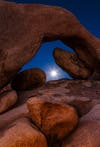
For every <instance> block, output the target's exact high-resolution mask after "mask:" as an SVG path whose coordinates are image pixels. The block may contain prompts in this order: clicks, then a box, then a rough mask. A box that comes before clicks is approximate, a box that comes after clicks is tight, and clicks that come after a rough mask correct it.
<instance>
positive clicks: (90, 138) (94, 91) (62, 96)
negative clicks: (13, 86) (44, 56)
mask: <svg viewBox="0 0 100 147" xmlns="http://www.w3.org/2000/svg"><path fill="white" fill-rule="evenodd" d="M17 94H18V103H17V104H16V107H14V108H13V109H11V110H10V111H8V112H6V113H4V114H2V115H0V131H1V133H3V129H4V128H6V127H8V128H9V126H10V124H11V123H13V122H14V121H15V120H17V119H19V118H22V117H30V115H29V111H30V109H31V108H32V109H31V110H32V111H33V112H34V117H32V118H33V121H34V120H35V121H36V122H35V121H34V122H35V123H34V122H33V123H34V124H35V125H36V126H37V127H38V128H39V130H41V131H42V133H43V132H44V134H46V137H47V140H48V146H49V147H51V146H52V147H61V144H62V140H60V141H59V140H58V138H57V136H58V135H59V136H58V137H59V138H60V137H61V138H63V135H64V133H65V134H66V132H67V131H66V129H67V126H68V125H66V126H65V124H64V125H59V126H60V127H58V128H57V125H56V127H54V128H53V127H52V126H54V123H55V121H54V120H56V121H57V123H58V121H59V122H60V121H62V120H65V121H66V118H68V117H67V116H68V114H69V113H66V114H64V112H65V111H66V109H65V108H64V107H68V108H70V106H68V104H69V105H71V108H72V107H74V108H72V109H73V110H74V109H75V108H76V110H77V111H78V112H79V116H81V117H80V118H79V124H78V125H77V127H76V128H75V129H74V131H73V132H72V133H71V134H67V137H65V140H64V142H63V144H62V146H64V147H68V145H69V147H73V145H76V146H75V147H81V146H82V145H85V146H87V147H91V146H92V145H93V147H98V145H99V137H98V136H100V130H99V128H100V123H99V121H100V96H99V95H100V81H89V80H88V81H85V80H71V81H70V80H66V79H61V80H57V81H50V82H47V83H46V84H45V85H44V86H42V87H40V88H38V89H33V90H27V91H19V92H18V91H17ZM30 97H31V98H32V99H31V98H30ZM29 98H30V99H29ZM28 99H29V100H28ZM27 100H28V103H29V101H30V100H32V105H31V107H30V108H29V110H28V108H27V105H26V103H25V102H26V101H27ZM40 101H41V102H48V101H49V103H50V104H54V107H53V106H52V107H51V106H50V105H49V107H48V103H46V105H45V103H44V104H43V103H42V104H41V103H39V102H40ZM58 103H59V105H60V106H61V107H60V106H59V108H58V106H57V105H58ZM21 104H23V105H21ZM56 104H57V105H56ZM19 105H20V106H19ZM63 105H64V107H62V106H63ZM65 105H66V106H65ZM33 106H34V107H33ZM56 108H57V111H56ZM63 108H64V109H63ZM39 110H40V112H41V113H40V112H39ZM47 110H48V111H47ZM59 113H60V114H59ZM32 115H33V114H32ZM49 116H50V117H49ZM51 116H52V117H51ZM56 116H57V117H56ZM64 116H66V117H64ZM55 117H56V119H54V118H55ZM60 118H61V119H60ZM59 119H60V120H59ZM69 119H71V115H70V116H69ZM42 122H43V124H42V125H40V124H41V123H42ZM46 122H47V123H46ZM31 123H32V121H31ZM45 127H46V128H45ZM64 127H65V128H66V129H65V128H64ZM41 128H43V130H42V129H41ZM48 128H49V129H48ZM52 128H53V129H52ZM56 128H57V131H56ZM92 128H93V129H92ZM50 129H51V130H52V131H51V130H50ZM91 129H92V130H91ZM7 131H8V130H6V133H7ZM49 131H51V132H50V133H51V134H52V136H49V135H48V134H49ZM65 131H66V132H65ZM20 133H21V129H20ZM47 133H48V134H47ZM55 134H57V135H55ZM81 134H82V135H81ZM0 135H1V134H0ZM61 138H60V139H61ZM82 140H83V141H82ZM94 140H96V142H94ZM54 141H55V142H54ZM36 142H37V143H38V142H39V141H36ZM24 143H27V140H26V141H25V140H24ZM75 143H76V144H75ZM37 145H38V144H37ZM71 145H72V146H71ZM80 145H81V146H80ZM7 147H9V146H7Z"/></svg>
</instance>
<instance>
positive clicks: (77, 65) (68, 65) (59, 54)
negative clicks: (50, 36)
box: [53, 48, 92, 79]
mask: <svg viewBox="0 0 100 147" xmlns="http://www.w3.org/2000/svg"><path fill="white" fill-rule="evenodd" d="M53 56H54V58H55V62H56V63H57V64H58V65H59V66H60V67H61V68H62V69H63V70H64V71H66V72H68V73H69V74H70V75H71V76H72V77H73V78H74V79H87V78H88V77H90V75H91V74H92V71H91V70H89V69H88V68H87V67H86V66H85V64H83V63H82V61H80V60H79V59H78V57H77V56H76V55H75V54H73V53H69V52H67V51H65V50H62V49H60V48H56V49H55V50H54V52H53Z"/></svg>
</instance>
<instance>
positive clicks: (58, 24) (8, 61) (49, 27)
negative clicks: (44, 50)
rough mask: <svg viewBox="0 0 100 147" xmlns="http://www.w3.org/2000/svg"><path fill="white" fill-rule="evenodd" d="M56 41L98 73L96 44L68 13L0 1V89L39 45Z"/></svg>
mask: <svg viewBox="0 0 100 147" xmlns="http://www.w3.org/2000/svg"><path fill="white" fill-rule="evenodd" d="M56 39H60V40H62V41H63V42H64V43H65V44H66V45H69V46H70V47H72V48H73V50H74V51H75V52H76V54H77V55H78V58H79V59H80V60H82V61H83V62H84V64H85V65H86V66H87V67H88V68H90V69H92V70H93V71H96V72H97V71H98V70H99V69H100V68H99V65H100V64H99V63H100V62H99V61H100V40H99V39H97V38H96V37H94V36H93V35H92V34H91V33H89V32H88V31H87V30H86V29H85V28H84V27H83V26H82V25H81V24H80V22H79V21H78V20H77V18H76V17H75V16H74V15H73V14H72V13H71V12H69V11H68V10H66V9H63V8H59V7H56V6H47V5H36V4H16V3H11V2H5V1H0V88H2V87H3V86H5V85H6V84H7V83H8V82H10V81H11V79H12V78H13V77H14V76H15V74H16V73H17V72H18V71H19V69H20V68H21V67H22V66H23V65H24V64H25V63H26V62H28V61H29V60H30V59H31V58H32V57H33V56H34V55H35V54H36V52H37V51H38V49H39V47H40V45H41V43H42V42H45V41H52V40H56Z"/></svg>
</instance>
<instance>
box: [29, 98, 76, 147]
mask: <svg viewBox="0 0 100 147" xmlns="http://www.w3.org/2000/svg"><path fill="white" fill-rule="evenodd" d="M27 104H28V109H29V114H30V116H31V118H32V120H33V122H34V123H35V124H36V126H38V127H39V128H40V130H41V131H42V132H44V134H45V135H46V136H47V137H48V141H49V144H51V146H53V144H52V143H54V142H57V141H59V140H62V139H63V138H64V137H65V136H67V135H68V134H69V133H70V132H71V131H73V130H74V129H75V127H76V125H77V123H78V116H77V112H76V110H75V109H74V108H73V107H70V106H68V105H64V104H59V103H53V102H49V101H45V100H41V99H37V98H33V99H32V98H31V99H29V100H28V102H27Z"/></svg>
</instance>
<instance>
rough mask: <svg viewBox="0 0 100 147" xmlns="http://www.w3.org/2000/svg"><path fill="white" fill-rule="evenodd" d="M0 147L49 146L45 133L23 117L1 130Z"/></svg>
mask: <svg viewBox="0 0 100 147" xmlns="http://www.w3.org/2000/svg"><path fill="white" fill-rule="evenodd" d="M0 147H47V141H46V138H45V137H44V135H43V134H42V133H41V132H40V131H39V130H38V129H37V128H36V127H35V126H34V125H33V124H31V123H30V122H29V120H28V119H26V118H22V119H19V120H17V121H15V122H14V123H12V124H10V125H9V126H8V127H7V128H4V129H3V130H2V131H0Z"/></svg>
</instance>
